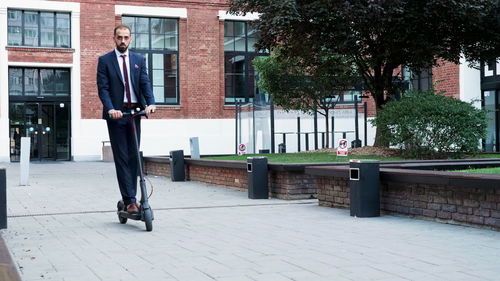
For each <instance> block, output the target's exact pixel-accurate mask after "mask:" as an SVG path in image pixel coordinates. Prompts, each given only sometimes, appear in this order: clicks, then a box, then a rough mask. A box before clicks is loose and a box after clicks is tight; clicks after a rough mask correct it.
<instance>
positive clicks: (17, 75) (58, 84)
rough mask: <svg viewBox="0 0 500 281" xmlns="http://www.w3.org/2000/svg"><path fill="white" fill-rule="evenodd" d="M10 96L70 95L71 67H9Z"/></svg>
mask: <svg viewBox="0 0 500 281" xmlns="http://www.w3.org/2000/svg"><path fill="white" fill-rule="evenodd" d="M9 95H10V96H69V95H70V72H69V69H52V68H51V69H45V68H41V69H39V68H16V67H11V68H9Z"/></svg>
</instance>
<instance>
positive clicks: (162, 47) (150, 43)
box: [122, 16, 179, 104]
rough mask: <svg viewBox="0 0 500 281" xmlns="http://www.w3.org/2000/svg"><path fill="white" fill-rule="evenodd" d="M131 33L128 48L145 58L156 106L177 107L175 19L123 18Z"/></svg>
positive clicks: (176, 38)
mask: <svg viewBox="0 0 500 281" xmlns="http://www.w3.org/2000/svg"><path fill="white" fill-rule="evenodd" d="M122 22H123V23H124V24H126V25H128V26H129V27H130V29H131V31H132V43H131V46H130V49H131V50H132V51H135V52H137V53H140V54H141V55H143V56H144V57H145V58H146V64H147V65H148V69H149V77H150V79H151V84H152V87H153V93H154V96H155V101H156V103H157V104H179V85H178V81H179V79H178V77H179V69H178V55H179V52H178V41H179V31H178V30H179V27H178V26H179V24H178V20H176V19H168V18H145V17H131V16H124V17H122Z"/></svg>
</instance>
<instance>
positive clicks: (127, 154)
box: [107, 117, 141, 205]
mask: <svg viewBox="0 0 500 281" xmlns="http://www.w3.org/2000/svg"><path fill="white" fill-rule="evenodd" d="M132 122H135V126H136V131H137V139H138V140H137V141H138V142H139V143H140V139H141V118H130V117H124V118H120V119H108V120H107V125H108V133H109V140H110V141H111V149H112V151H113V158H114V160H115V168H116V176H117V179H118V185H119V187H120V193H121V195H122V199H123V202H124V203H125V205H128V204H130V203H135V202H136V194H137V177H138V175H139V174H138V173H139V165H138V164H137V149H138V148H139V145H136V144H135V140H134V133H133V128H132Z"/></svg>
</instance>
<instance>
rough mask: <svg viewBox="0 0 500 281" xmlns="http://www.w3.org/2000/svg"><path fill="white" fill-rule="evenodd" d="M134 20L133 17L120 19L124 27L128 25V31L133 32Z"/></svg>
mask: <svg viewBox="0 0 500 281" xmlns="http://www.w3.org/2000/svg"><path fill="white" fill-rule="evenodd" d="M134 22H135V21H134V18H133V17H122V23H123V24H125V25H128V27H130V30H132V31H134V30H135V23H134Z"/></svg>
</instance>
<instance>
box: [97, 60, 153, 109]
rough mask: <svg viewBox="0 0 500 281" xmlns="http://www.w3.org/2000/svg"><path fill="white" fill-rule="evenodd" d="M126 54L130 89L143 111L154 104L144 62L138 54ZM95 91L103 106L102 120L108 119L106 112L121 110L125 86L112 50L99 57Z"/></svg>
mask: <svg viewBox="0 0 500 281" xmlns="http://www.w3.org/2000/svg"><path fill="white" fill-rule="evenodd" d="M128 53H129V60H130V61H129V65H130V69H129V71H130V80H131V81H129V82H130V84H131V85H130V87H132V89H134V93H135V95H136V96H137V102H138V103H139V105H140V107H141V108H142V109H144V108H145V107H146V106H148V105H154V104H155V100H154V95H153V90H152V89H151V82H150V80H149V76H148V72H147V66H146V60H145V59H144V57H143V56H141V55H139V54H136V53H133V52H131V51H129V52H128ZM97 89H98V92H99V98H100V99H101V102H102V104H103V112H102V117H103V118H104V119H109V114H108V111H109V110H111V109H116V110H123V96H124V93H125V84H124V81H123V77H122V74H121V72H120V66H119V65H118V60H117V59H116V54H115V51H114V50H113V51H111V52H109V53H107V54H105V55H103V56H101V57H99V63H98V64H97Z"/></svg>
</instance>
